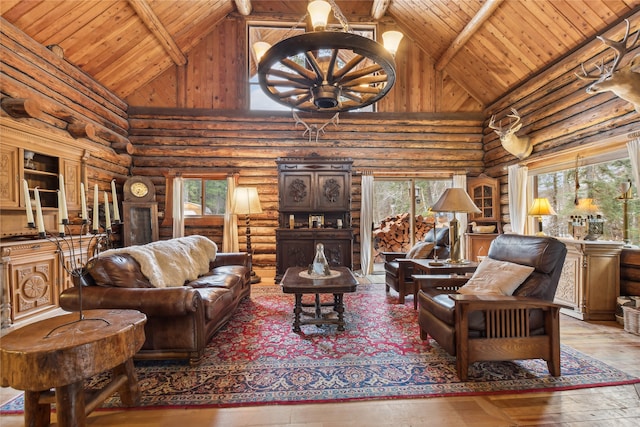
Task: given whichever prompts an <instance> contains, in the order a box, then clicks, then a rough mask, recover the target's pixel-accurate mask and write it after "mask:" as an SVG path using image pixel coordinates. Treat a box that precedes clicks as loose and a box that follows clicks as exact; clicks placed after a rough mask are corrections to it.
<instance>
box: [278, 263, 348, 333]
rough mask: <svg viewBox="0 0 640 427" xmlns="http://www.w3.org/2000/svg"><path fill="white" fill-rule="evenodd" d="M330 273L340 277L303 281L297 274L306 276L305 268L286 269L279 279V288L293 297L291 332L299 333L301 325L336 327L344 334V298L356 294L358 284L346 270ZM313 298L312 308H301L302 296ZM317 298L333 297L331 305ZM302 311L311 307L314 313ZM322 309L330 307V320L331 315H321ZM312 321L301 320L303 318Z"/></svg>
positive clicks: (341, 269) (337, 268)
mask: <svg viewBox="0 0 640 427" xmlns="http://www.w3.org/2000/svg"><path fill="white" fill-rule="evenodd" d="M331 270H332V271H336V272H338V273H340V274H339V275H337V276H336V277H330V278H326V279H325V278H321V279H312V278H307V277H302V276H301V275H300V273H303V272H306V271H307V268H306V267H289V268H288V269H287V271H285V273H284V276H282V281H281V282H280V285H281V286H282V291H283V292H284V293H285V294H294V295H295V305H294V308H293V314H294V319H293V331H294V332H300V331H301V329H300V325H325V324H336V325H338V330H339V331H344V325H345V321H344V302H343V295H344V294H345V293H347V292H355V290H356V286H357V285H358V281H357V280H356V278H355V276H354V275H353V272H352V271H351V270H350V269H348V268H347V267H332V268H331ZM304 294H315V301H314V303H313V304H303V303H302V295H304ZM320 294H333V302H332V303H321V302H320ZM303 307H314V309H315V310H314V312H313V313H308V312H305V311H303V309H302V308H303ZM322 307H333V311H334V312H335V313H336V314H337V318H336V317H332V316H331V315H330V314H331V313H328V314H324V313H322ZM303 314H304V315H306V316H309V317H311V318H310V319H301V317H302V315H303Z"/></svg>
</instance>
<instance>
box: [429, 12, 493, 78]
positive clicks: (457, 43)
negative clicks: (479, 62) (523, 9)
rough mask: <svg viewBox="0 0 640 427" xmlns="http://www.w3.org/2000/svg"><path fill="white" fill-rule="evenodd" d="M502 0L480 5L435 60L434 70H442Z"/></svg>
mask: <svg viewBox="0 0 640 427" xmlns="http://www.w3.org/2000/svg"><path fill="white" fill-rule="evenodd" d="M503 1H504V0H487V2H486V3H485V4H483V5H482V7H481V8H480V10H479V11H478V13H476V15H475V16H474V17H473V18H471V21H469V23H468V24H467V25H466V26H465V27H464V28H463V29H462V31H461V32H460V34H458V37H456V38H455V40H454V41H453V42H452V43H451V45H450V46H449V47H448V48H447V50H446V51H445V52H444V54H443V55H442V56H441V57H440V59H438V61H437V62H436V70H438V71H442V70H444V67H446V66H447V64H448V63H449V61H451V59H453V57H454V56H456V54H457V53H458V52H459V51H460V49H462V47H463V46H464V45H465V44H466V43H467V42H468V41H469V39H470V38H471V37H472V36H473V35H474V34H475V33H476V31H478V29H479V28H480V27H481V26H482V24H483V23H484V22H485V21H486V20H487V19H489V18H490V17H491V15H493V12H494V11H495V10H496V9H497V8H498V7H499V6H500V4H501V3H502V2H503Z"/></svg>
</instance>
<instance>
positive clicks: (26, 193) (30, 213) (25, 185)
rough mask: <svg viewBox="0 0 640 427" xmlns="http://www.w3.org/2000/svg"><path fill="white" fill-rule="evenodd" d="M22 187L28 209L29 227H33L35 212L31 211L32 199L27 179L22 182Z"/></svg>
mask: <svg viewBox="0 0 640 427" xmlns="http://www.w3.org/2000/svg"><path fill="white" fill-rule="evenodd" d="M22 187H23V189H24V204H25V206H26V208H27V226H28V227H33V226H34V221H33V210H32V209H31V197H29V184H28V183H27V180H26V179H23V180H22Z"/></svg>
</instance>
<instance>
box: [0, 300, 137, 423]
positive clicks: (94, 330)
mask: <svg viewBox="0 0 640 427" xmlns="http://www.w3.org/2000/svg"><path fill="white" fill-rule="evenodd" d="M79 318H80V316H79V314H78V313H70V314H65V315H62V316H57V317H52V318H49V319H45V320H42V321H39V322H35V323H32V324H29V325H27V326H24V327H22V328H20V329H16V330H15V331H13V332H10V333H8V334H7V335H6V336H4V337H2V341H1V342H0V362H1V364H0V385H1V386H2V387H13V388H15V389H18V390H24V391H25V396H24V419H25V425H26V426H36V427H40V426H48V425H49V423H50V422H51V404H52V403H54V402H55V404H56V412H57V420H58V425H59V426H63V427H66V426H68V427H83V426H85V425H86V416H87V415H88V414H89V413H91V411H93V410H94V409H95V408H96V407H97V406H98V405H100V404H101V403H102V402H103V401H104V400H105V399H106V398H107V397H109V396H111V395H112V394H113V393H115V392H118V393H119V394H120V399H121V400H122V402H123V403H124V404H126V405H130V406H131V405H135V404H137V403H138V402H139V400H140V390H139V388H138V381H137V377H136V373H135V370H134V367H133V355H134V354H136V353H137V352H138V350H139V349H140V348H141V347H142V344H144V340H145V335H144V324H145V323H146V321H147V317H146V316H145V315H144V314H142V313H140V312H139V311H136V310H86V311H84V319H83V320H79ZM110 369H111V370H113V375H112V379H111V382H110V383H109V384H108V385H107V386H105V388H103V389H102V390H100V391H99V392H98V393H97V394H96V395H94V396H91V397H89V398H88V399H87V401H86V402H85V395H84V380H85V379H86V378H89V377H91V376H94V375H97V374H100V373H102V372H105V371H107V370H110ZM52 388H53V389H55V391H54V392H53V393H52V392H51V389H52Z"/></svg>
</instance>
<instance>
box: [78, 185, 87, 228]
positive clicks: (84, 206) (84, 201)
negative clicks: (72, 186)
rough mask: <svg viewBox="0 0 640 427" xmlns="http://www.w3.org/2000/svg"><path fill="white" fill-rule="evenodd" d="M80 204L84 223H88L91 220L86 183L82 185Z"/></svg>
mask: <svg viewBox="0 0 640 427" xmlns="http://www.w3.org/2000/svg"><path fill="white" fill-rule="evenodd" d="M80 204H81V205H82V221H83V222H87V221H88V220H89V218H88V214H87V196H86V195H85V194H84V182H81V183H80Z"/></svg>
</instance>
